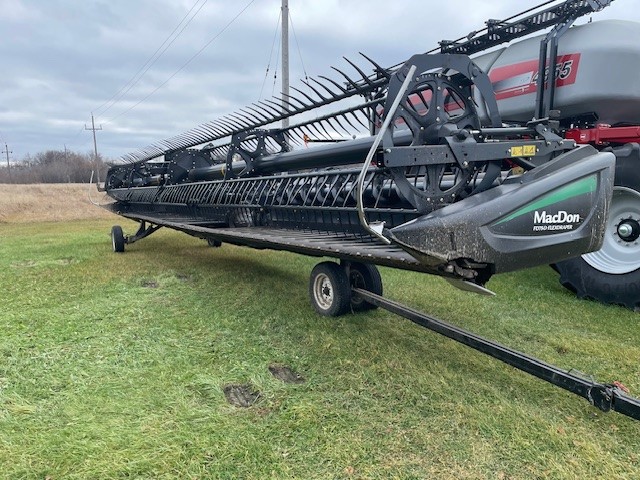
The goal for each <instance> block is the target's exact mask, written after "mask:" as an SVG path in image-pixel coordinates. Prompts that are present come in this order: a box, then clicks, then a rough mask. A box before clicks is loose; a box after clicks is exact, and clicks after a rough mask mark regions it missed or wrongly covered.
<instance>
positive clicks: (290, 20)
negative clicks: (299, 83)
mask: <svg viewBox="0 0 640 480" xmlns="http://www.w3.org/2000/svg"><path fill="white" fill-rule="evenodd" d="M289 22H290V23H291V30H293V38H294V40H295V41H296V48H297V49H298V56H299V57H300V64H301V65H302V71H303V73H304V79H305V80H308V79H309V75H307V69H306V68H305V67H304V60H302V52H301V51H300V44H299V43H298V35H296V29H295V28H294V26H293V17H292V15H291V12H289Z"/></svg>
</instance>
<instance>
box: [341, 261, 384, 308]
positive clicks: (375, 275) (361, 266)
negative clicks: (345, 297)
mask: <svg viewBox="0 0 640 480" xmlns="http://www.w3.org/2000/svg"><path fill="white" fill-rule="evenodd" d="M349 269H350V271H351V272H353V271H354V270H355V271H356V272H357V273H358V274H359V275H360V277H361V279H362V281H363V282H364V285H362V286H359V285H355V284H354V282H353V279H352V278H349V284H350V286H351V287H358V286H359V287H360V288H363V289H364V290H367V291H369V292H371V293H375V294H376V295H380V296H382V276H381V275H380V271H379V270H378V268H377V267H376V266H375V265H371V264H370V263H359V262H353V263H351V264H350V265H349ZM376 308H378V306H377V305H374V304H372V303H369V302H367V301H365V300H360V301H358V298H357V296H356V295H352V296H351V310H353V311H354V312H366V311H368V310H374V309H376Z"/></svg>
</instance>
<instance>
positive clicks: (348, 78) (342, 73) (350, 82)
mask: <svg viewBox="0 0 640 480" xmlns="http://www.w3.org/2000/svg"><path fill="white" fill-rule="evenodd" d="M331 68H333V69H334V70H335V71H336V72H338V73H339V74H340V75H342V76H343V77H344V79H345V80H346V81H347V83H348V84H349V85H351V87H353V89H354V90H355V92H349V93H351V94H352V95H354V94H356V93H360V87H358V85H357V84H356V83H355V82H354V81H353V80H351V77H349V75H347V74H346V73H344V72H343V71H342V70H340V69H338V68H336V67H331Z"/></svg>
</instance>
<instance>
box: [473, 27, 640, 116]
mask: <svg viewBox="0 0 640 480" xmlns="http://www.w3.org/2000/svg"><path fill="white" fill-rule="evenodd" d="M541 38H542V37H541V36H537V37H533V38H530V39H527V40H523V41H521V42H517V43H514V44H512V45H509V46H508V47H506V48H502V49H500V50H497V51H494V52H490V53H487V54H484V55H481V56H478V57H475V58H474V61H475V62H476V63H477V64H478V66H479V67H480V68H482V69H483V70H484V71H485V72H488V73H489V77H490V78H491V81H492V83H493V85H494V91H495V92H496V97H497V99H498V106H499V109H500V113H501V115H502V119H503V121H504V122H509V121H513V122H526V121H528V120H531V119H532V117H533V114H534V109H535V101H536V81H537V76H538V56H539V52H540V40H541ZM556 71H557V75H558V80H557V83H556V86H557V89H556V97H555V105H554V108H555V109H556V110H560V112H561V118H565V119H566V118H574V117H582V116H585V115H588V114H590V113H595V114H596V115H597V118H598V122H599V123H607V124H610V125H616V124H619V123H633V124H640V23H636V22H630V21H624V20H603V21H599V22H593V23H588V24H586V25H580V26H575V27H572V28H571V29H570V30H569V31H567V33H565V35H564V36H563V37H561V39H560V42H559V48H558V61H557V65H556Z"/></svg>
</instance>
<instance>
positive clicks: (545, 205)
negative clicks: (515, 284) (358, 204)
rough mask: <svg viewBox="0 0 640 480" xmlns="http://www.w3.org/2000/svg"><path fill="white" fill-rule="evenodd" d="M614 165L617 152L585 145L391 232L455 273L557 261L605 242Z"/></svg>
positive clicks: (410, 248) (416, 252)
mask: <svg viewBox="0 0 640 480" xmlns="http://www.w3.org/2000/svg"><path fill="white" fill-rule="evenodd" d="M614 169H615V157H614V155H613V154H611V153H606V152H598V151H597V150H595V149H594V148H592V147H589V146H585V147H579V148H577V149H575V150H572V151H570V152H567V153H564V154H562V155H560V156H558V157H557V158H556V159H555V160H553V161H551V162H549V163H547V164H544V165H542V166H540V167H537V168H535V169H533V170H531V171H529V172H527V173H524V174H523V175H521V176H517V177H513V178H509V179H507V180H506V181H505V182H504V183H503V184H502V185H500V186H498V187H495V188H492V189H490V190H487V191H485V192H482V193H478V194H476V195H473V196H471V197H468V198H466V199H464V200H461V201H459V202H457V203H455V204H451V205H448V206H446V207H443V208H441V209H439V210H436V211H433V212H431V213H429V214H427V215H424V216H422V217H420V218H417V219H415V220H412V221H410V222H407V223H405V224H403V225H399V226H397V227H395V228H392V229H391V230H389V231H387V232H386V233H387V236H388V238H390V239H391V240H392V241H393V242H394V243H396V244H398V245H399V246H401V247H402V248H403V249H405V250H406V251H407V252H409V253H411V254H412V255H413V256H415V257H416V258H417V259H418V260H420V261H423V262H426V263H430V264H433V265H436V264H438V265H440V268H442V269H443V270H444V271H445V272H447V273H457V272H456V271H454V265H462V264H466V265H478V266H482V265H484V266H485V267H484V271H486V272H489V273H502V272H509V271H513V270H518V269H522V268H529V267H534V266H538V265H546V264H549V263H554V262H557V261H560V260H564V259H567V258H571V257H575V256H578V255H581V254H583V253H587V252H592V251H594V250H597V249H599V248H600V246H601V244H602V241H603V236H604V229H605V225H606V218H607V215H608V210H609V204H610V202H611V195H612V191H613V177H614ZM472 268H473V267H472ZM455 270H458V269H457V268H456V269H455ZM465 271H466V272H468V270H465ZM467 275H468V273H467ZM489 276H490V275H489ZM466 279H467V280H473V279H472V278H470V276H467V278H466ZM483 280H484V281H483ZM486 280H488V277H486V278H485V279H483V278H482V276H481V278H478V279H477V283H480V284H483V283H484V282H485V281H486Z"/></svg>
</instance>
